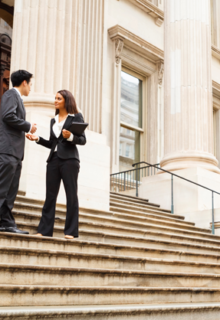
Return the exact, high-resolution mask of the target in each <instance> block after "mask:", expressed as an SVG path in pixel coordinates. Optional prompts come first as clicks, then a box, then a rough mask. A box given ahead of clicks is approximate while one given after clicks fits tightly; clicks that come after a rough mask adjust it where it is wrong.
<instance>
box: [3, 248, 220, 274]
mask: <svg viewBox="0 0 220 320" xmlns="http://www.w3.org/2000/svg"><path fill="white" fill-rule="evenodd" d="M155 251H156V250H155ZM148 253H149V255H148V256H146V258H145V257H131V256H119V255H108V254H100V253H82V252H71V251H69V252H68V251H67V252H64V251H58V250H56V251H55V250H45V249H29V248H16V247H11V248H9V247H0V261H1V263H2V264H6V263H9V264H14V265H19V264H21V265H36V266H38V265H44V266H57V267H74V266H77V267H78V268H92V269H97V268H98V269H112V270H131V271H134V270H136V271H137V270H139V271H157V272H174V273H176V272H184V273H200V274H201V273H210V274H211V273H212V274H220V256H217V257H213V256H211V257H208V256H207V255H206V256H205V257H207V258H206V260H205V259H204V261H200V260H199V258H200V257H199V255H196V254H194V255H186V257H181V258H182V259H184V258H185V259H187V258H188V259H189V258H191V260H186V261H183V260H174V259H172V260H171V258H170V260H169V256H168V255H169V253H167V255H166V260H164V259H162V257H161V256H160V255H159V254H158V255H157V256H156V258H155V257H152V256H151V254H152V253H153V250H152V252H151V251H150V250H149V251H148ZM157 253H158V252H157ZM159 253H160V252H159ZM183 254H184V253H183ZM180 255H181V252H180V253H179V259H180ZM202 257H204V255H203V256H202ZM176 258H178V256H177V257H176ZM193 258H195V259H197V260H196V262H195V261H194V260H193ZM212 259H213V260H214V261H215V262H212V263H211V262H209V260H211V261H212Z"/></svg>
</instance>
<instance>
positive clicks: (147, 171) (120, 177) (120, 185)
mask: <svg viewBox="0 0 220 320" xmlns="http://www.w3.org/2000/svg"><path fill="white" fill-rule="evenodd" d="M135 165H136V164H135ZM133 166H134V165H133ZM157 166H158V167H159V163H158V164H157ZM157 172H158V168H155V167H153V166H149V165H147V166H144V167H140V166H138V167H137V168H135V169H130V170H126V171H121V172H117V173H113V174H111V175H110V190H111V191H114V192H122V191H128V190H132V189H136V197H138V187H139V186H140V184H141V179H142V178H143V177H149V176H153V175H155V174H157Z"/></svg>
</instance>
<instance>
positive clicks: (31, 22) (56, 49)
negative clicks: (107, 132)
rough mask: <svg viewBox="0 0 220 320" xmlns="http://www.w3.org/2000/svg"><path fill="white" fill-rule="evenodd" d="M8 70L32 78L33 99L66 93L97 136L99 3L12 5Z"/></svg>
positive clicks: (22, 0)
mask: <svg viewBox="0 0 220 320" xmlns="http://www.w3.org/2000/svg"><path fill="white" fill-rule="evenodd" d="M16 2H19V5H15V15H14V29H13V39H15V41H14V42H13V50H12V64H11V70H12V71H14V70H17V69H27V70H29V71H30V72H32V73H33V74H34V79H35V80H34V86H33V89H32V95H31V96H30V97H29V98H28V100H26V102H28V103H29V104H30V103H31V101H32V100H33V97H34V99H35V102H36V101H37V100H39V101H42V100H43V99H44V98H46V99H48V98H49V100H50V101H51V103H52V101H53V100H54V94H55V93H56V92H57V91H58V90H60V89H67V90H70V91H71V92H72V93H73V94H74V95H75V98H76V101H77V103H78V106H79V108H80V109H81V110H82V112H83V113H84V116H85V118H86V121H88V122H89V128H90V130H92V131H96V132H99V133H101V104H102V56H103V19H104V18H103V6H104V0H74V1H73V0H16Z"/></svg>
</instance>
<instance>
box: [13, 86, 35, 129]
mask: <svg viewBox="0 0 220 320" xmlns="http://www.w3.org/2000/svg"><path fill="white" fill-rule="evenodd" d="M13 89H15V90H16V91H17V93H18V94H19V96H20V97H21V93H20V91H19V90H18V89H17V88H15V87H13ZM21 100H22V101H23V99H22V97H21ZM31 129H32V124H31V123H30V130H29V132H28V133H30V132H31Z"/></svg>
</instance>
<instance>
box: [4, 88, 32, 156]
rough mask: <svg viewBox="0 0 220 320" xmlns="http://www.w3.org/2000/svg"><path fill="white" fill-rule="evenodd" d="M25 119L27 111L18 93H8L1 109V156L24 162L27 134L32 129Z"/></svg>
mask: <svg viewBox="0 0 220 320" xmlns="http://www.w3.org/2000/svg"><path fill="white" fill-rule="evenodd" d="M25 117H26V111H25V108H24V105H23V102H22V100H21V97H20V96H19V94H18V92H17V91H16V90H15V89H10V90H8V91H6V92H5V93H4V94H3V96H2V101H1V108H0V154H2V153H4V154H9V155H12V156H14V157H16V158H18V159H19V160H23V158H24V146H25V132H29V131H30V128H31V124H30V122H27V121H25Z"/></svg>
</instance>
